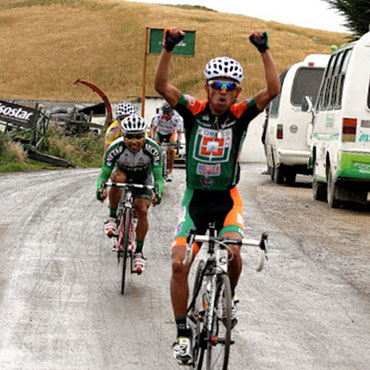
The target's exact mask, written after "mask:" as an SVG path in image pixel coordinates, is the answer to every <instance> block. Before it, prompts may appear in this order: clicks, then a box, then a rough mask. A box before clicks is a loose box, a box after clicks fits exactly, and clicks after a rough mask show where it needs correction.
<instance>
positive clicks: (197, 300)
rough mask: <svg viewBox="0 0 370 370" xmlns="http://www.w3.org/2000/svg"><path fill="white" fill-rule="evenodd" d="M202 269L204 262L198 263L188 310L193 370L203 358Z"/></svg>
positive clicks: (198, 367)
mask: <svg viewBox="0 0 370 370" xmlns="http://www.w3.org/2000/svg"><path fill="white" fill-rule="evenodd" d="M203 269H204V261H202V260H201V261H200V262H199V264H198V267H197V270H196V273H195V277H194V285H193V292H192V298H191V303H190V306H189V308H188V323H189V327H190V329H191V331H192V340H193V361H194V366H193V368H194V369H197V370H200V369H201V368H202V364H203V358H204V346H203V342H202V338H203V336H202V331H203V317H204V313H205V307H203V299H202V291H201V287H202V282H203V276H204V274H203Z"/></svg>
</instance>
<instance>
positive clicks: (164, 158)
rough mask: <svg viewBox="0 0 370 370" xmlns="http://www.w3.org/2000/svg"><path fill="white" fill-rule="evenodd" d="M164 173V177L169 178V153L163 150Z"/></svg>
mask: <svg viewBox="0 0 370 370" xmlns="http://www.w3.org/2000/svg"><path fill="white" fill-rule="evenodd" d="M162 175H163V178H164V179H167V175H168V168H167V153H166V152H164V151H163V152H162Z"/></svg>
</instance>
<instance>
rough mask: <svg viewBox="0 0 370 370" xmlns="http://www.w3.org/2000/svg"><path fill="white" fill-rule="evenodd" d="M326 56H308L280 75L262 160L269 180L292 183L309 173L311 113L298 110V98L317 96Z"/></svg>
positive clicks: (299, 103) (269, 116)
mask: <svg viewBox="0 0 370 370" xmlns="http://www.w3.org/2000/svg"><path fill="white" fill-rule="evenodd" d="M329 58H330V55H329V54H328V55H326V54H310V55H308V56H307V57H306V58H305V59H304V61H303V62H299V63H296V64H293V65H292V66H291V67H290V68H288V69H287V70H286V71H284V72H283V73H282V74H281V75H280V82H281V92H280V94H279V95H278V96H277V97H276V98H275V99H274V100H273V101H272V102H271V104H270V106H269V114H268V121H267V131H266V139H265V140H266V141H265V150H266V160H267V166H268V167H269V169H270V174H271V180H273V181H275V182H276V183H278V184H283V183H284V182H287V183H288V184H294V182H295V178H296V175H297V173H301V174H311V173H312V169H309V168H308V166H307V163H308V159H309V156H310V138H311V131H309V132H308V130H309V127H312V126H309V124H310V122H311V118H312V117H311V113H310V112H303V111H302V110H301V106H302V99H303V98H304V97H305V96H310V97H311V99H312V101H314V100H315V99H316V97H317V94H318V91H319V88H320V83H321V79H322V76H323V74H324V70H325V67H326V65H327V63H328V60H329Z"/></svg>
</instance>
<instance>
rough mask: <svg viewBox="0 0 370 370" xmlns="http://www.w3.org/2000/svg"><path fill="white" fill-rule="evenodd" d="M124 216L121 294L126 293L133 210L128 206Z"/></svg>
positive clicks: (121, 249)
mask: <svg viewBox="0 0 370 370" xmlns="http://www.w3.org/2000/svg"><path fill="white" fill-rule="evenodd" d="M122 217H124V229H123V236H122V239H121V240H122V241H121V245H120V253H121V257H122V279H121V294H124V293H125V280H126V270H127V257H128V246H129V242H130V223H131V210H130V209H129V208H127V209H126V210H125V212H124V214H123V216H122Z"/></svg>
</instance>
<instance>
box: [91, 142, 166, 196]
mask: <svg viewBox="0 0 370 370" xmlns="http://www.w3.org/2000/svg"><path fill="white" fill-rule="evenodd" d="M115 166H117V167H119V168H120V169H122V171H123V172H124V173H125V174H126V177H127V181H128V182H132V183H136V184H140V183H143V182H144V181H145V180H146V179H147V177H148V176H149V175H150V174H151V173H153V176H154V180H155V182H156V183H158V185H159V193H160V194H161V193H162V190H163V185H164V181H163V176H162V163H161V149H160V147H159V146H158V144H157V143H156V142H155V141H154V140H152V139H149V138H145V141H144V143H143V146H142V148H141V149H140V150H139V151H138V152H137V153H132V152H131V151H130V150H129V149H128V148H127V146H126V144H125V141H124V139H123V137H120V138H118V139H116V140H115V141H114V142H113V143H112V144H111V145H110V146H109V148H108V150H107V152H106V153H105V157H104V164H103V166H102V169H101V173H100V176H99V178H98V181H97V185H96V186H97V189H100V188H101V184H102V181H107V180H108V178H109V176H110V175H111V173H112V171H113V169H114V167H115Z"/></svg>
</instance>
